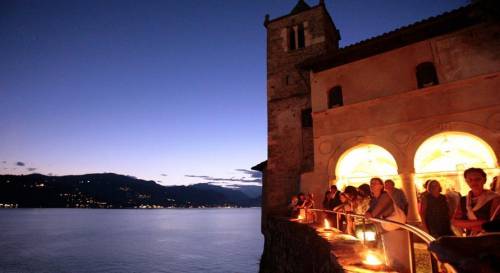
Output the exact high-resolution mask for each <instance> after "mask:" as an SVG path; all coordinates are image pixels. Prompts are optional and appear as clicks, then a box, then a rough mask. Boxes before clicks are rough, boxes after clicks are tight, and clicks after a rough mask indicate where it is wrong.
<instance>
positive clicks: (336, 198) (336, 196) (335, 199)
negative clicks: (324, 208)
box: [328, 185, 342, 210]
mask: <svg viewBox="0 0 500 273" xmlns="http://www.w3.org/2000/svg"><path fill="white" fill-rule="evenodd" d="M330 192H331V193H332V197H331V198H330V203H329V204H328V209H329V210H333V208H335V207H336V206H338V205H340V204H341V203H342V202H341V201H340V192H339V191H338V189H337V186H335V185H331V186H330Z"/></svg>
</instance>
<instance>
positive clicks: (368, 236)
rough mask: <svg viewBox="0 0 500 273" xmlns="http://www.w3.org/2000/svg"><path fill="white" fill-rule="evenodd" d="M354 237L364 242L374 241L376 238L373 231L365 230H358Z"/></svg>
mask: <svg viewBox="0 0 500 273" xmlns="http://www.w3.org/2000/svg"><path fill="white" fill-rule="evenodd" d="M356 237H358V239H360V240H363V239H364V240H365V241H375V240H376V238H377V234H376V233H375V232H374V231H370V230H367V231H365V232H363V230H358V231H357V232H356Z"/></svg>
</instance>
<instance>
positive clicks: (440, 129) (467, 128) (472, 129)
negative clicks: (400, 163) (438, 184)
mask: <svg viewBox="0 0 500 273" xmlns="http://www.w3.org/2000/svg"><path fill="white" fill-rule="evenodd" d="M447 131H455V132H463V133H468V134H471V135H474V136H476V137H478V138H480V139H482V140H483V141H484V142H486V143H488V145H490V147H491V148H492V149H493V151H494V153H495V156H496V158H497V166H498V165H499V164H498V159H499V158H500V139H499V138H498V137H496V136H495V133H494V132H492V131H490V130H489V129H487V128H485V127H482V126H479V125H477V124H473V123H467V122H447V123H442V124H439V125H436V126H432V127H430V128H427V129H425V130H421V131H420V133H417V134H416V135H415V136H414V137H413V138H412V139H411V140H410V142H409V143H408V147H407V156H406V160H407V161H406V162H405V165H406V166H411V172H412V173H414V172H415V168H414V166H413V160H414V158H415V155H416V153H417V150H418V148H419V147H420V146H421V145H422V144H423V143H424V141H426V140H427V139H429V138H430V137H432V136H434V135H437V134H439V133H444V132H447Z"/></svg>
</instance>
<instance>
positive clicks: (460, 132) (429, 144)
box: [407, 122, 499, 194]
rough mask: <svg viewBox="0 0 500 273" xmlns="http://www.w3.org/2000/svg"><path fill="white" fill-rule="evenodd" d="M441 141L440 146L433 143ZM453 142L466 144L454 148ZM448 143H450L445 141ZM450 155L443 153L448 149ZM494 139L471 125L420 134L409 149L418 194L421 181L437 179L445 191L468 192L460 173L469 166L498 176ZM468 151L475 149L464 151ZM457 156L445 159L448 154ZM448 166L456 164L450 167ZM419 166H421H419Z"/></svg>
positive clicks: (444, 126)
mask: <svg viewBox="0 0 500 273" xmlns="http://www.w3.org/2000/svg"><path fill="white" fill-rule="evenodd" d="M441 138H443V143H440V142H436V141H438V140H439V141H440V139H441ZM454 138H455V141H466V142H465V143H467V144H466V145H456V144H455V145H453V143H452V141H451V140H452V139H454ZM447 139H450V142H448V141H446V140H447ZM445 142H446V143H449V144H448V145H449V151H448V152H446V151H444V150H443V149H446V148H444V146H448V145H446V144H444V143H445ZM498 144H499V143H498V141H497V137H496V136H495V135H494V133H493V132H491V131H489V130H488V129H486V128H484V127H481V126H478V125H475V124H470V123H463V122H450V123H444V124H440V125H438V126H434V127H432V128H428V129H427V130H423V131H422V133H421V134H418V135H416V136H415V138H414V139H413V140H412V141H411V142H410V144H409V146H408V157H407V159H408V160H411V161H413V162H412V163H413V164H414V165H413V168H414V171H413V173H415V175H414V183H415V185H416V186H417V188H418V189H419V190H421V191H422V190H424V189H423V183H424V181H426V180H428V179H437V180H438V181H440V182H441V184H442V186H443V187H444V188H445V189H450V188H452V189H454V190H457V191H459V192H461V193H462V194H466V193H467V192H468V190H469V188H468V187H467V185H466V183H465V180H464V178H463V171H464V170H465V169H466V168H469V167H471V166H474V167H481V168H485V171H486V172H487V173H488V175H489V176H491V175H493V176H494V175H496V174H497V172H498V158H499V155H498V153H499V147H498ZM467 147H476V148H473V149H470V148H469V149H467ZM450 151H451V152H452V153H456V154H455V155H451V156H452V157H451V158H449V159H446V157H447V156H450V154H448V153H449V152H450ZM450 162H455V163H453V164H451V165H450ZM419 165H420V166H419Z"/></svg>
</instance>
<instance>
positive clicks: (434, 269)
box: [429, 252, 439, 273]
mask: <svg viewBox="0 0 500 273" xmlns="http://www.w3.org/2000/svg"><path fill="white" fill-rule="evenodd" d="M429 254H430V255H431V269H432V273H439V266H438V262H437V261H436V258H434V255H432V253H430V252H429Z"/></svg>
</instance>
